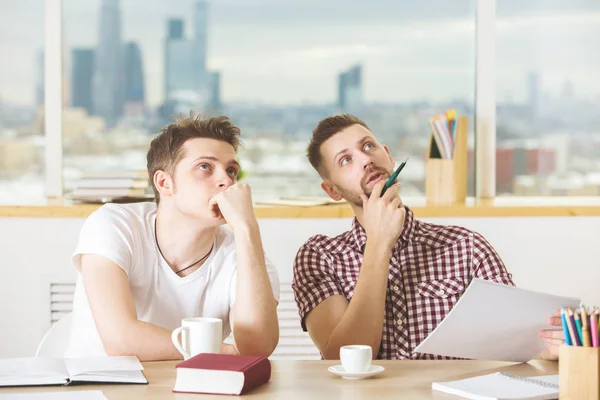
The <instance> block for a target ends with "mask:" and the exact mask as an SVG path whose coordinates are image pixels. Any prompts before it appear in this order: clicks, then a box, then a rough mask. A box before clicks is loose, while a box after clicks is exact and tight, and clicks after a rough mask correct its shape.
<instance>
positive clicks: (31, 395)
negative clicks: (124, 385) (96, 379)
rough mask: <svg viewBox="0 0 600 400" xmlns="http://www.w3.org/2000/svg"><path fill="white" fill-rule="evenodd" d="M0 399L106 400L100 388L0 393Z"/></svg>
mask: <svg viewBox="0 0 600 400" xmlns="http://www.w3.org/2000/svg"><path fill="white" fill-rule="evenodd" d="M0 400H107V399H106V396H104V393H102V391H100V390H77V391H73V390H69V391H67V390H65V391H60V392H58V391H57V392H26V393H0Z"/></svg>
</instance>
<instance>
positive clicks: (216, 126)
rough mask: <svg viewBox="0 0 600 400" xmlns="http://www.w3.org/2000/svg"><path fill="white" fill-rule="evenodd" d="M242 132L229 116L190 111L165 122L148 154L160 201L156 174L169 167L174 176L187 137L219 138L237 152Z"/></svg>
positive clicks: (149, 171)
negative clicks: (168, 123)
mask: <svg viewBox="0 0 600 400" xmlns="http://www.w3.org/2000/svg"><path fill="white" fill-rule="evenodd" d="M239 136H240V128H238V127H237V126H235V125H234V124H233V123H232V122H231V120H230V119H229V117H226V116H220V117H214V118H208V119H202V116H201V115H200V114H198V115H194V113H193V112H190V116H189V117H184V116H183V115H180V116H179V117H178V118H175V122H174V123H172V124H170V125H167V126H165V127H164V128H163V129H162V130H161V131H160V134H159V135H158V136H156V137H155V138H154V139H153V140H152V142H151V143H150V150H148V154H147V156H146V161H147V168H148V177H149V178H150V182H152V189H153V190H154V196H155V197H156V203H157V204H158V203H159V202H160V195H159V193H158V190H157V189H156V186H154V174H155V173H156V171H165V172H167V173H169V174H170V175H171V176H172V175H173V174H174V172H175V166H176V165H177V163H179V161H181V159H182V158H183V157H184V156H185V154H184V150H183V145H184V144H185V142H186V141H188V140H189V139H194V138H208V139H216V140H220V141H223V142H226V143H229V144H230V145H231V146H233V149H234V150H235V151H236V152H237V150H238V147H239V146H240V139H239Z"/></svg>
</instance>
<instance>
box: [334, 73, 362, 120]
mask: <svg viewBox="0 0 600 400" xmlns="http://www.w3.org/2000/svg"><path fill="white" fill-rule="evenodd" d="M362 105H363V95H362V66H361V65H355V66H353V67H352V68H350V69H348V70H347V71H344V72H342V73H340V74H339V75H338V107H339V108H340V109H341V111H343V112H349V113H356V112H358V111H360V109H361V108H362Z"/></svg>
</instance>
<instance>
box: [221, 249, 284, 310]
mask: <svg viewBox="0 0 600 400" xmlns="http://www.w3.org/2000/svg"><path fill="white" fill-rule="evenodd" d="M233 256H234V257H235V253H233ZM265 265H266V267H267V274H268V275H269V281H270V282H271V289H272V290H273V297H274V298H275V301H277V303H279V293H280V284H279V273H278V272H277V268H275V265H274V264H273V263H272V262H271V260H269V258H268V257H267V256H266V255H265ZM235 271H236V272H235V273H234V274H233V277H232V278H231V285H230V287H229V293H231V302H230V303H229V306H230V307H233V303H234V302H235V295H236V288H237V268H236V269H235Z"/></svg>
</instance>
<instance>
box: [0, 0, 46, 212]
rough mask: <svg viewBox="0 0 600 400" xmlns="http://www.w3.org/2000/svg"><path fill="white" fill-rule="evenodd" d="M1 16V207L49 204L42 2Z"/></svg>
mask: <svg viewBox="0 0 600 400" xmlns="http://www.w3.org/2000/svg"><path fill="white" fill-rule="evenodd" d="M1 10H2V11H1V12H0V54H1V55H2V62H0V203H3V204H9V203H11V204H23V203H35V202H40V201H43V200H44V181H43V179H44V174H43V172H44V169H43V166H44V136H43V134H44V123H43V122H44V114H43V112H44V109H43V101H44V89H43V71H44V69H43V62H44V52H43V37H44V36H43V27H44V24H43V20H44V1H43V0H22V1H5V2H3V4H2V9H1Z"/></svg>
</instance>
